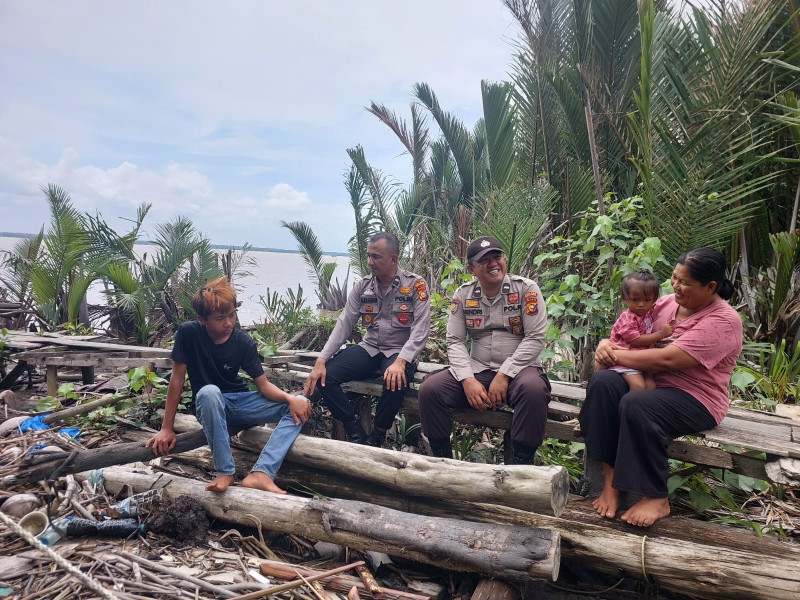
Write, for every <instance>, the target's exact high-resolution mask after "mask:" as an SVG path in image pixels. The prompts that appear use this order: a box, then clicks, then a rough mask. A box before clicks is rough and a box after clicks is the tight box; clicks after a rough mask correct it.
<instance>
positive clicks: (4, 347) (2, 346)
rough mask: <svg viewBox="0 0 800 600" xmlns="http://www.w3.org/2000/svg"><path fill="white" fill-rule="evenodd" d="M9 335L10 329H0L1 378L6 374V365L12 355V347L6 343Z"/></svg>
mask: <svg viewBox="0 0 800 600" xmlns="http://www.w3.org/2000/svg"><path fill="white" fill-rule="evenodd" d="M7 336H8V329H6V328H5V327H3V328H2V329H0V378H2V377H5V376H6V365H7V364H8V357H9V356H11V348H9V347H8V344H7V343H6V339H7Z"/></svg>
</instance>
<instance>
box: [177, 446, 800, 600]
mask: <svg viewBox="0 0 800 600" xmlns="http://www.w3.org/2000/svg"><path fill="white" fill-rule="evenodd" d="M180 460H181V461H185V462H189V463H191V464H194V465H197V466H201V467H204V468H210V467H211V465H212V462H211V455H210V453H209V452H208V449H206V448H203V449H198V450H194V451H192V452H188V453H185V454H182V455H181V456H180ZM234 460H235V461H236V464H237V472H238V471H239V470H240V469H241V472H242V473H246V471H247V469H249V468H250V466H251V465H252V463H253V461H254V460H255V456H254V455H252V453H249V452H245V451H238V450H237V451H234ZM324 468H325V463H320V464H319V465H317V468H311V467H298V466H295V465H292V464H287V463H284V466H283V467H282V468H281V471H280V472H279V473H278V477H277V479H276V482H277V483H278V484H279V485H281V486H283V487H285V488H286V489H289V490H291V491H295V492H299V493H309V492H311V491H313V493H316V494H323V495H329V496H332V497H336V498H350V499H353V500H361V501H365V502H374V503H376V504H381V505H383V506H387V507H390V508H393V509H396V510H401V511H404V512H410V513H419V514H426V515H434V516H449V517H457V518H460V519H466V520H471V521H482V522H486V523H499V524H507V525H525V526H528V527H541V528H544V529H552V530H554V531H558V532H559V533H560V534H561V539H562V540H563V544H562V553H563V554H562V558H563V560H564V562H565V563H570V562H571V563H573V564H580V565H582V566H584V567H589V568H592V569H595V570H597V571H601V572H604V573H611V574H614V575H616V574H619V573H623V574H625V575H627V576H629V577H634V578H638V579H645V576H646V577H647V579H648V580H650V581H656V582H657V583H658V585H660V586H661V587H663V588H665V589H669V590H673V591H676V592H680V593H684V594H689V595H691V596H693V597H701V598H725V599H741V600H783V599H785V600H789V599H792V600H794V599H795V598H797V597H800V549H797V548H794V547H793V546H792V545H791V544H787V543H781V542H777V541H775V540H770V539H766V538H760V537H756V536H754V535H752V534H749V533H747V532H741V531H738V530H735V529H732V528H730V527H723V526H720V525H714V524H710V523H703V522H701V521H696V520H689V519H685V518H680V517H670V518H668V519H662V520H660V521H659V522H658V523H656V525H654V526H653V527H651V528H649V529H639V528H637V527H633V526H629V525H626V524H625V523H623V522H622V521H620V520H615V521H609V520H606V519H600V518H599V517H598V516H597V515H596V514H595V513H594V512H593V510H592V508H591V505H590V504H589V503H588V501H586V500H584V499H579V500H576V501H572V502H570V504H569V506H568V507H567V509H566V510H565V511H564V513H563V514H562V515H561V517H560V518H555V517H551V516H546V515H537V514H533V513H530V512H525V511H521V510H517V509H513V508H508V507H503V506H497V505H492V504H486V503H474V502H463V501H461V500H460V499H458V498H453V499H450V500H437V501H434V500H431V499H429V498H422V497H420V496H413V495H399V494H397V493H396V492H394V491H392V490H390V489H388V488H385V487H381V486H378V485H375V484H372V483H368V482H364V481H360V480H358V479H355V478H352V477H346V476H340V475H337V476H332V475H331V473H329V472H327V471H325V470H324ZM573 498H575V497H573Z"/></svg>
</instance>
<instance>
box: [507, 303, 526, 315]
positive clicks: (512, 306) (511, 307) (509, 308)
mask: <svg viewBox="0 0 800 600" xmlns="http://www.w3.org/2000/svg"><path fill="white" fill-rule="evenodd" d="M520 310H522V306H521V305H519V304H506V305H505V306H504V307H503V312H507V313H509V312H518V311H520Z"/></svg>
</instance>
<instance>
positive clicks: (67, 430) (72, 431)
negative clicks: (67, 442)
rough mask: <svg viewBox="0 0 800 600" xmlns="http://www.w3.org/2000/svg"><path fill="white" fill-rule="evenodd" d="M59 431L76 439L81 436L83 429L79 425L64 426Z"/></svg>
mask: <svg viewBox="0 0 800 600" xmlns="http://www.w3.org/2000/svg"><path fill="white" fill-rule="evenodd" d="M58 433H60V434H61V435H66V436H68V437H71V438H74V439H78V438H79V437H81V430H80V429H79V428H78V427H62V428H61V429H59V430H58Z"/></svg>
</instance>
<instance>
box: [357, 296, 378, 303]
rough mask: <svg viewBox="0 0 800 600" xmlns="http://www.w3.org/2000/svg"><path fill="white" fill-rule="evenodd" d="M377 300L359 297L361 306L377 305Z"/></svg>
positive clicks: (371, 297)
mask: <svg viewBox="0 0 800 600" xmlns="http://www.w3.org/2000/svg"><path fill="white" fill-rule="evenodd" d="M377 303H378V298H377V297H376V296H361V304H377Z"/></svg>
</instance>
